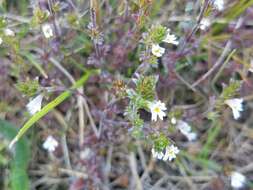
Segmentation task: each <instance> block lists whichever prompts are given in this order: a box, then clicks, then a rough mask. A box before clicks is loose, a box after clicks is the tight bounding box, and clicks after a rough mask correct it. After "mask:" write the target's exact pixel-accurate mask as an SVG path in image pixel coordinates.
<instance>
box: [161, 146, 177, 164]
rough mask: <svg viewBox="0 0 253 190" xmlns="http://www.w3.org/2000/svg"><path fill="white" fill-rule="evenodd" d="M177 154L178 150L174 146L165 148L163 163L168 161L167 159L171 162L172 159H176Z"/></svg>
mask: <svg viewBox="0 0 253 190" xmlns="http://www.w3.org/2000/svg"><path fill="white" fill-rule="evenodd" d="M178 153H179V149H178V148H177V147H176V146H174V145H170V146H168V147H166V151H165V154H164V157H163V161H167V160H168V159H169V161H171V160H173V159H174V158H176V155H177V154H178Z"/></svg>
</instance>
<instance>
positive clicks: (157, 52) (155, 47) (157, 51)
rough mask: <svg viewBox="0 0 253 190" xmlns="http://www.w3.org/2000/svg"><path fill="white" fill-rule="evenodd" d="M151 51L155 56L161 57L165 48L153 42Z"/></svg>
mask: <svg viewBox="0 0 253 190" xmlns="http://www.w3.org/2000/svg"><path fill="white" fill-rule="evenodd" d="M151 51H152V53H153V54H154V55H155V56H156V57H161V56H162V55H163V54H164V53H165V49H164V48H162V47H160V46H159V45H158V44H153V45H152V50H151Z"/></svg>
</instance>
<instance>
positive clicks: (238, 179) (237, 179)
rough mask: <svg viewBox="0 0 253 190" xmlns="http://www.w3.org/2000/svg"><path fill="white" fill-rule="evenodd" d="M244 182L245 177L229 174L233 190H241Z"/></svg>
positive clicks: (235, 173) (236, 173)
mask: <svg viewBox="0 0 253 190" xmlns="http://www.w3.org/2000/svg"><path fill="white" fill-rule="evenodd" d="M245 182H246V177H245V176H244V175H242V174H241V173H239V172H235V171H234V172H232V173H231V186H232V187H233V188H235V189H239V188H242V187H243V186H244V184H245Z"/></svg>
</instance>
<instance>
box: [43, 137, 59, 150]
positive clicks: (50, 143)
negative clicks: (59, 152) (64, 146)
mask: <svg viewBox="0 0 253 190" xmlns="http://www.w3.org/2000/svg"><path fill="white" fill-rule="evenodd" d="M42 146H43V148H44V149H45V150H47V151H48V152H54V151H55V149H56V147H57V146H58V142H57V140H55V138H54V137H52V136H51V135H50V136H48V137H47V139H46V140H45V142H44V143H43V145H42Z"/></svg>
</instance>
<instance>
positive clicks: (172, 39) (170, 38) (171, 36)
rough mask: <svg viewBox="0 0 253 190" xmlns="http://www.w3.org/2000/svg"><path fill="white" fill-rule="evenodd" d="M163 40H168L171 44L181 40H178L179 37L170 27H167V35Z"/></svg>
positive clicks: (176, 43)
mask: <svg viewBox="0 0 253 190" xmlns="http://www.w3.org/2000/svg"><path fill="white" fill-rule="evenodd" d="M163 42H166V43H169V44H174V45H178V44H179V42H178V41H177V37H176V36H175V35H174V34H171V33H170V29H167V35H166V37H165V39H164V40H163Z"/></svg>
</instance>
